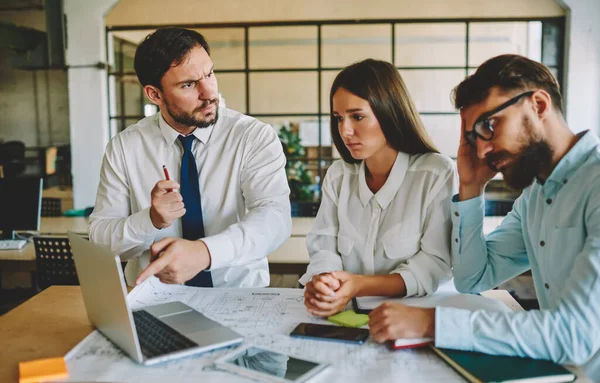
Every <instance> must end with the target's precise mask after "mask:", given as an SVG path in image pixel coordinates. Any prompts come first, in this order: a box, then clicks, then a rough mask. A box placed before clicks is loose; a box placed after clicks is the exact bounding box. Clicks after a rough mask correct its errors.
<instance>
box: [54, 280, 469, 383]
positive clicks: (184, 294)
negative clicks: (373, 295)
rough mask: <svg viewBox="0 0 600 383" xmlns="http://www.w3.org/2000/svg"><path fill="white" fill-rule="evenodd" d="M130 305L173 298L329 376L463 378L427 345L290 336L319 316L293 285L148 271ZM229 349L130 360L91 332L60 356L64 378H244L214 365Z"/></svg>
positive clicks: (252, 341)
mask: <svg viewBox="0 0 600 383" xmlns="http://www.w3.org/2000/svg"><path fill="white" fill-rule="evenodd" d="M128 300H129V302H130V305H131V306H132V308H134V309H137V308H142V307H144V306H149V305H154V304H158V303H165V302H171V301H176V300H179V301H181V302H184V303H186V304H188V305H189V306H191V307H193V308H195V309H197V310H199V311H200V312H202V313H203V314H205V315H206V316H207V317H209V318H211V319H214V320H216V321H218V322H220V323H222V324H224V325H227V326H229V327H231V328H232V329H234V330H235V331H237V332H239V333H240V334H242V335H244V337H245V340H244V342H245V344H254V345H257V346H263V347H268V348H271V349H274V350H277V351H280V352H283V353H286V354H288V355H291V356H297V357H301V358H307V359H313V360H318V361H321V362H325V363H330V364H332V366H333V367H332V369H331V370H332V371H331V373H329V374H328V377H327V380H328V382H329V381H331V382H344V383H348V382H354V381H360V382H362V381H371V380H377V381H381V382H385V381H407V382H433V381H435V382H462V379H461V378H460V377H459V376H458V375H457V374H456V373H454V371H453V370H452V369H451V368H450V367H448V366H447V365H446V364H445V363H444V362H443V361H441V360H440V359H439V358H438V357H437V356H435V355H434V354H433V353H432V352H431V351H430V350H428V349H415V350H406V351H390V350H388V349H387V347H385V346H384V345H380V344H376V343H374V342H373V341H371V340H369V341H368V342H367V343H366V344H364V345H352V344H344V343H334V342H323V341H314V340H306V339H297V338H290V337H289V336H288V334H289V333H290V332H291V331H292V330H293V329H294V327H296V325H297V324H298V323H300V322H312V323H323V324H327V323H328V322H327V321H325V320H324V319H321V318H317V317H314V316H312V315H310V314H308V313H307V312H306V309H305V307H304V304H303V290H300V289H224V288H196V287H188V286H181V285H164V284H162V283H160V282H159V281H158V280H157V279H155V278H151V279H149V280H147V281H146V282H145V283H143V284H142V285H140V286H138V287H136V288H135V289H134V290H132V291H131V293H130V294H129V297H128ZM229 351H230V350H228V349H226V350H219V351H215V352H211V353H206V354H202V355H200V356H197V357H191V358H187V359H183V360H178V361H173V362H169V363H165V364H159V365H156V366H152V367H144V366H140V365H138V364H136V363H135V362H133V361H131V360H130V359H129V358H128V357H127V356H126V355H124V354H123V353H122V352H121V351H120V350H119V349H117V348H116V347H115V346H114V345H113V344H112V343H110V342H109V341H108V340H107V339H106V338H104V337H103V336H102V335H100V334H99V333H98V332H93V333H92V334H91V335H90V336H88V337H87V338H86V339H84V340H83V341H82V342H81V343H80V344H79V345H78V346H76V347H75V348H74V349H73V350H71V352H69V354H67V356H66V357H65V359H66V361H67V365H68V368H69V371H70V373H71V375H70V379H71V380H104V381H125V382H134V383H137V382H140V383H141V382H150V383H154V382H159V381H160V382H165V381H173V382H175V381H177V382H199V381H217V380H218V381H219V382H220V383H222V382H230V381H231V382H237V381H247V380H245V379H244V378H241V377H239V376H236V375H232V374H230V373H224V372H219V371H216V370H214V369H213V368H212V363H213V361H214V360H215V359H216V358H218V357H219V356H221V355H223V354H224V353H226V352H229Z"/></svg>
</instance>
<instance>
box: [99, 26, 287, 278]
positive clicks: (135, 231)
mask: <svg viewBox="0 0 600 383" xmlns="http://www.w3.org/2000/svg"><path fill="white" fill-rule="evenodd" d="M209 53H210V50H209V46H208V44H207V42H206V40H205V39H204V37H203V36H202V35H200V34H199V33H197V32H194V31H190V30H186V29H180V28H166V29H159V30H157V31H156V32H154V33H152V34H150V35H148V36H147V37H146V39H145V40H144V41H143V42H142V43H141V44H140V45H139V47H138V48H137V51H136V55H135V62H134V65H135V70H136V73H137V75H138V79H139V80H140V83H141V84H142V86H143V87H144V93H145V95H146V97H148V99H149V100H150V101H151V102H153V103H154V104H156V105H157V106H158V107H159V109H160V112H159V113H157V114H156V115H153V116H150V117H147V118H144V119H142V120H141V121H139V122H138V123H137V124H135V125H133V126H130V127H129V128H128V129H126V130H125V131H123V132H121V133H119V134H118V135H117V136H115V137H114V138H113V139H112V140H111V141H110V143H109V144H108V146H107V148H106V153H105V156H104V161H103V164H102V170H101V175H100V184H99V186H98V194H97V197H96V205H95V208H94V213H93V214H92V216H91V218H90V219H91V221H90V232H89V235H90V240H91V241H93V242H95V243H99V244H103V245H108V246H110V248H111V249H112V250H113V251H114V252H115V253H117V254H120V255H121V259H122V260H127V261H128V263H127V267H126V269H125V275H126V278H127V282H128V284H130V285H133V284H134V283H136V284H139V283H141V282H142V281H144V280H145V279H147V278H148V277H150V276H151V275H156V276H157V277H158V278H159V279H160V280H161V281H163V282H165V283H186V284H190V285H193V286H203V287H211V286H215V287H264V286H267V285H268V284H269V269H268V263H267V259H266V256H267V255H268V254H269V253H271V252H272V251H274V250H275V249H277V248H278V247H279V246H281V245H282V244H283V243H284V242H285V241H286V240H287V238H289V236H290V233H291V215H290V203H289V188H288V184H287V179H286V174H285V156H284V154H283V149H282V146H281V143H280V142H279V139H278V137H277V134H276V132H275V130H274V129H273V128H272V127H271V126H269V125H267V124H264V123H261V122H260V121H258V120H256V119H254V118H252V117H249V116H246V115H243V114H241V113H238V112H235V111H233V110H230V109H226V108H224V107H220V106H219V95H218V90H217V80H216V78H215V75H214V72H213V69H214V65H213V62H212V60H211V58H210V55H209ZM188 160H189V161H188ZM163 166H164V167H165V168H166V169H168V170H167V171H165V170H163ZM169 171H170V175H171V177H172V180H170V181H169V180H167V179H168V176H167V174H168V172H169ZM196 175H197V176H196ZM165 178H167V179H165ZM179 189H181V190H179ZM182 236H183V238H182ZM185 238H187V239H185ZM199 281H200V282H199Z"/></svg>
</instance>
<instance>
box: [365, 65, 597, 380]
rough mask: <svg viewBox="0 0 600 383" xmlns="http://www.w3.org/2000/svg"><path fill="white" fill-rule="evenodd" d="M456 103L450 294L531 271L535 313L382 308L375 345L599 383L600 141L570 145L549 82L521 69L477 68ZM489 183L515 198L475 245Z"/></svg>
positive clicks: (589, 135)
mask: <svg viewBox="0 0 600 383" xmlns="http://www.w3.org/2000/svg"><path fill="white" fill-rule="evenodd" d="M454 99H455V106H456V108H457V109H459V110H460V114H461V120H462V136H461V145H460V148H459V151H458V173H459V178H460V188H459V194H458V195H456V196H454V199H453V202H452V212H451V214H452V219H453V224H454V229H453V232H452V246H453V272H454V281H455V285H456V287H457V289H458V290H459V291H461V292H465V293H478V292H481V291H485V290H489V289H492V288H494V287H496V286H498V285H499V284H501V283H502V282H504V281H506V280H508V279H511V278H513V277H515V276H517V275H519V274H521V273H523V272H525V271H527V270H531V272H532V275H533V280H534V283H535V288H536V292H537V296H538V300H539V304H540V308H541V310H532V311H527V312H519V313H499V312H486V311H477V312H472V311H468V310H462V309H456V308H447V307H438V308H436V309H421V308H411V307H407V306H404V305H400V304H384V305H382V306H380V307H379V308H377V309H376V310H374V311H373V312H372V313H371V314H370V322H369V326H370V328H371V334H372V336H373V338H374V339H375V340H376V341H379V342H383V341H386V340H389V339H397V338H414V337H422V336H432V337H435V344H436V346H438V347H445V348H454V349H461V350H468V351H479V352H485V353H490V354H503V355H518V356H526V357H532V358H536V359H550V360H553V361H555V362H558V363H563V364H576V365H583V366H584V371H585V372H586V374H587V375H588V376H589V377H590V378H592V379H593V381H600V357H599V356H598V354H599V353H598V350H599V349H600V336H599V335H598V334H599V333H600V141H599V140H598V138H597V137H596V136H595V135H594V133H593V132H590V131H584V132H582V133H580V134H577V135H575V134H573V133H572V131H571V130H570V129H569V127H568V126H567V124H566V122H565V120H564V114H563V108H562V97H561V94H560V90H559V87H558V84H557V83H556V80H555V79H554V77H553V75H552V74H551V73H550V71H549V70H548V68H546V67H545V66H544V65H542V64H539V63H537V62H534V61H531V60H529V59H527V58H525V57H521V56H516V55H503V56H498V57H494V58H492V59H490V60H488V61H486V62H485V63H483V64H482V65H481V66H480V67H479V68H478V69H477V72H476V73H475V74H473V75H472V76H469V77H468V78H466V79H465V80H464V81H463V82H462V83H460V84H459V85H458V86H457V87H456V89H455V90H454ZM578 128H581V127H578ZM498 172H501V173H502V175H503V176H504V180H505V181H506V182H507V183H508V185H510V186H511V187H514V188H518V189H521V188H525V189H524V190H523V193H522V194H521V196H520V197H519V198H518V199H517V200H516V201H515V204H514V207H513V210H512V211H511V212H510V213H509V214H508V215H507V217H506V218H505V219H504V220H503V221H502V224H501V225H500V226H499V227H498V228H497V229H496V230H495V231H494V232H492V233H491V234H489V235H487V236H486V237H484V235H483V233H482V228H483V216H484V206H485V201H484V198H483V191H484V188H485V185H486V184H487V182H488V181H489V180H490V179H491V178H492V177H493V176H494V175H496V174H497V173H498Z"/></svg>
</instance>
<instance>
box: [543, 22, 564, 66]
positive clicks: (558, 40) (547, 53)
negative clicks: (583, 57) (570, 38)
mask: <svg viewBox="0 0 600 383" xmlns="http://www.w3.org/2000/svg"><path fill="white" fill-rule="evenodd" d="M540 24H543V26H542V44H543V49H542V51H543V52H544V55H543V57H542V62H543V63H544V64H546V65H548V66H559V65H560V64H561V62H562V54H563V41H564V40H563V26H562V25H561V24H559V23H556V22H552V21H544V22H543V23H540Z"/></svg>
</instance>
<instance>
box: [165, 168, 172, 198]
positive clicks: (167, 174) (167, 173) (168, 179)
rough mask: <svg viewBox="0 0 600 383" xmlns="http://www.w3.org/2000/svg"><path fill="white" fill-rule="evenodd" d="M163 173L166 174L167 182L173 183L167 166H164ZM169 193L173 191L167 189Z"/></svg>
mask: <svg viewBox="0 0 600 383" xmlns="http://www.w3.org/2000/svg"><path fill="white" fill-rule="evenodd" d="M163 172H164V173H165V178H166V180H167V181H171V177H169V171H168V170H167V167H166V166H165V165H163ZM167 191H169V192H172V191H173V189H167Z"/></svg>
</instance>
